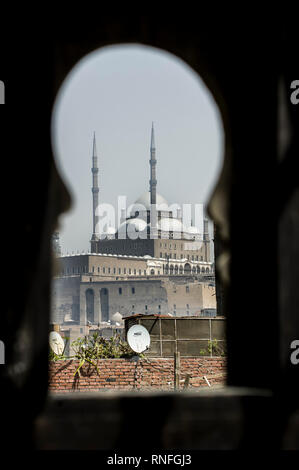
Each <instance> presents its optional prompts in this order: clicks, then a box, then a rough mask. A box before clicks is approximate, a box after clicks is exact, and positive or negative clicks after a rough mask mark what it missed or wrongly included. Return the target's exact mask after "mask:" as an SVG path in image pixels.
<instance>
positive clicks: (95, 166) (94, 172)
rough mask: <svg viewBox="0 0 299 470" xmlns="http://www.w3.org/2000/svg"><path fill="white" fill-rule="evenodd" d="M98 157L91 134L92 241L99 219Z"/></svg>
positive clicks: (94, 136) (94, 237)
mask: <svg viewBox="0 0 299 470" xmlns="http://www.w3.org/2000/svg"><path fill="white" fill-rule="evenodd" d="M98 172H99V168H98V157H97V146H96V134H95V132H94V134H93V148H92V169H91V173H92V189H91V191H92V240H95V239H96V226H97V223H98V219H99V217H98V216H97V215H96V209H97V207H98V205H99V183H98Z"/></svg>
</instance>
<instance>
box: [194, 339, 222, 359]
mask: <svg viewBox="0 0 299 470" xmlns="http://www.w3.org/2000/svg"><path fill="white" fill-rule="evenodd" d="M199 355H200V356H212V357H215V356H226V343H225V341H218V340H217V339H213V340H212V341H208V347H207V349H200V351H199Z"/></svg>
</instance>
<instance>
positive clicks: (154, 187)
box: [150, 123, 157, 204]
mask: <svg viewBox="0 0 299 470" xmlns="http://www.w3.org/2000/svg"><path fill="white" fill-rule="evenodd" d="M156 163H157V160H156V147H155V134H154V123H152V135H151V159H150V168H151V179H150V196H151V204H156V199H157V198H156V193H157V180H156Z"/></svg>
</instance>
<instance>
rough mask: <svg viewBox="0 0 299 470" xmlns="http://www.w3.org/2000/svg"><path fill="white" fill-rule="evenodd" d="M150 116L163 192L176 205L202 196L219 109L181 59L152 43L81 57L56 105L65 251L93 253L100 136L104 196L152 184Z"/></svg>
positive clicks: (218, 140)
mask: <svg viewBox="0 0 299 470" xmlns="http://www.w3.org/2000/svg"><path fill="white" fill-rule="evenodd" d="M152 121H154V126H155V142H156V158H157V180H158V183H157V192H158V193H160V194H161V195H163V196H164V197H165V198H166V199H167V200H168V202H169V203H170V204H171V203H181V204H182V203H192V204H195V203H206V202H207V201H208V198H209V195H210V192H211V190H212V189H213V186H214V184H215V181H216V180H217V177H218V173H219V171H220V169H221V165H222V151H223V131H222V124H221V119H220V115H219V112H218V109H217V108H216V105H215V103H214V100H213V98H212V96H211V95H210V92H209V91H208V90H207V88H206V86H205V85H204V84H203V82H202V81H201V79H200V78H199V76H198V75H197V74H196V73H195V72H194V71H193V70H192V69H190V67H189V66H187V65H186V64H185V63H184V62H182V61H181V60H180V59H178V58H177V57H175V56H173V55H171V54H169V53H166V52H164V51H160V50H159V49H153V48H150V47H146V46H139V45H127V46H110V47H105V48H102V49H99V50H98V51H95V52H93V53H92V54H89V55H88V56H86V57H85V58H84V59H82V60H81V61H80V62H79V63H78V64H77V65H76V67H74V69H73V70H72V71H71V73H70V74H69V76H68V77H67V78H66V80H65V82H64V84H63V86H62V88H61V90H60V93H59V95H58V98H57V100H56V104H55V107H54V112H53V126H52V139H53V146H54V154H55V157H56V161H57V165H58V169H59V170H60V172H61V174H62V177H63V178H64V180H65V182H66V184H67V186H68V188H69V190H70V192H71V194H72V197H73V208H72V210H71V211H70V212H69V213H68V214H66V215H64V216H62V217H61V219H60V239H61V245H62V251H63V253H65V252H67V251H68V252H72V251H75V252H77V250H79V251H80V252H81V251H82V250H85V251H86V250H89V248H90V244H89V240H90V237H91V234H92V193H91V181H92V176H91V162H92V160H91V158H92V139H93V132H94V131H95V133H96V141H97V150H98V161H99V187H100V192H99V202H102V203H103V202H105V203H112V204H114V205H116V202H117V196H118V195H126V196H127V201H128V205H129V204H131V203H133V202H134V201H135V200H136V199H137V198H138V197H139V196H140V194H142V193H143V192H145V191H147V190H148V189H149V156H150V153H149V149H150V132H151V124H152Z"/></svg>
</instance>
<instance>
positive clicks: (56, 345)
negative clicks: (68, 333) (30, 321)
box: [49, 331, 64, 355]
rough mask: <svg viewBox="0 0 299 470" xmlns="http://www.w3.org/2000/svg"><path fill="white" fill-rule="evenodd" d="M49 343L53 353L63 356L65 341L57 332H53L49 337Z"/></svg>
mask: <svg viewBox="0 0 299 470" xmlns="http://www.w3.org/2000/svg"><path fill="white" fill-rule="evenodd" d="M49 343H50V348H51V349H52V351H53V352H54V353H55V354H57V355H61V354H62V353H63V351H64V341H63V339H62V337H61V336H60V334H59V333H57V331H51V333H50V335H49Z"/></svg>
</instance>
